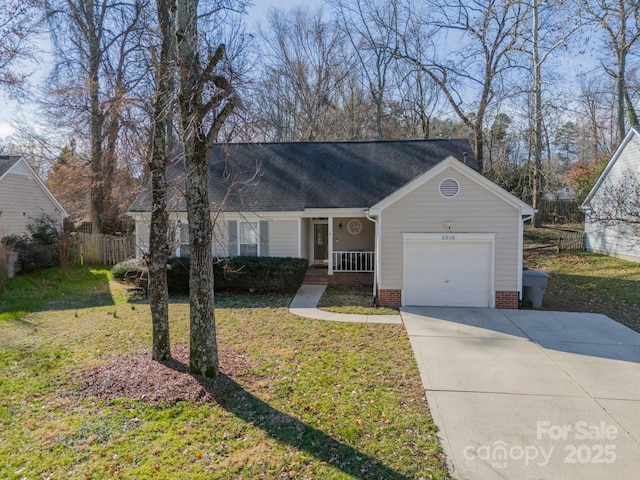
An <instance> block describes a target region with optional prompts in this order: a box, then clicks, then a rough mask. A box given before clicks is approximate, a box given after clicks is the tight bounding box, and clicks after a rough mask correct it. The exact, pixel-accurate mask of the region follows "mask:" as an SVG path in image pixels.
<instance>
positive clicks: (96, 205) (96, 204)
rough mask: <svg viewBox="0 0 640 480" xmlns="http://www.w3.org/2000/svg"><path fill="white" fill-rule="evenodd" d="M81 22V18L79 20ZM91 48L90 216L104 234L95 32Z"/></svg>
mask: <svg viewBox="0 0 640 480" xmlns="http://www.w3.org/2000/svg"><path fill="white" fill-rule="evenodd" d="M85 8H86V11H85V12H86V16H87V18H86V20H87V24H89V25H91V26H93V25H94V18H93V8H92V5H86V4H85ZM79 21H80V20H79ZM86 40H87V49H88V52H87V53H88V60H89V62H88V68H89V71H88V78H87V87H88V90H89V108H90V110H91V113H90V115H91V118H90V127H89V129H90V142H91V193H90V200H91V201H90V216H91V224H92V231H93V233H102V230H103V228H102V212H103V204H104V193H103V178H102V175H103V173H104V172H103V165H102V160H103V158H102V157H103V151H102V131H103V127H104V114H103V111H102V106H101V105H100V79H99V75H100V40H99V38H97V37H96V36H95V35H87V38H86Z"/></svg>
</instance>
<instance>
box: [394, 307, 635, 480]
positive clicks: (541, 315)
mask: <svg viewBox="0 0 640 480" xmlns="http://www.w3.org/2000/svg"><path fill="white" fill-rule="evenodd" d="M401 313H402V319H403V321H404V324H405V326H406V328H407V332H408V334H409V339H410V341H411V345H412V347H413V350H414V353H415V355H416V359H417V361H418V367H419V369H420V375H421V377H422V382H423V385H424V387H425V390H426V395H427V400H428V403H429V407H430V409H431V413H432V415H433V418H434V421H435V423H436V424H437V425H438V427H439V432H438V435H439V436H440V440H441V444H442V446H443V449H444V452H445V454H446V456H447V459H448V462H449V467H450V471H451V473H452V476H453V478H457V479H473V480H483V479H502V478H505V479H560V478H566V479H578V478H579V479H581V480H589V479H594V480H595V479H602V478H615V479H629V480H631V479H635V478H638V473H639V472H640V334H638V333H636V332H634V331H632V330H630V329H628V328H626V327H624V326H623V325H620V324H619V323H617V322H614V321H613V320H611V319H609V318H607V317H605V316H604V315H599V314H588V313H565V312H540V311H531V310H528V311H525V310H493V309H462V308H435V307H434V308H406V309H403V310H402V312H401Z"/></svg>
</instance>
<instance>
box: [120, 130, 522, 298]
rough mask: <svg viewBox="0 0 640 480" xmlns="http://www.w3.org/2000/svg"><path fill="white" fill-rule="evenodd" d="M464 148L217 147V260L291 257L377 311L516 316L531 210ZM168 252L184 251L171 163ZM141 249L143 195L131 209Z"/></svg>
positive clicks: (460, 143) (424, 144) (177, 170)
mask: <svg viewBox="0 0 640 480" xmlns="http://www.w3.org/2000/svg"><path fill="white" fill-rule="evenodd" d="M471 152H472V149H471V146H470V145H469V142H468V141H467V140H415V141H414V140H411V141H371V142H298V143H266V144H249V143H238V144H220V145H216V146H215V147H214V148H213V151H212V152H211V157H210V161H209V165H210V173H211V178H210V184H209V192H210V200H211V202H212V209H213V212H214V225H215V226H214V231H215V234H214V236H215V238H214V250H215V251H214V254H215V255H218V256H220V257H226V256H236V255H259V256H262V255H264V256H292V257H299V258H305V259H307V260H308V262H309V265H310V266H312V265H319V266H322V267H325V268H326V269H327V274H328V275H329V276H330V277H332V278H341V279H342V280H343V281H346V282H349V278H350V277H355V276H359V278H362V276H363V275H368V276H369V278H370V281H372V282H373V284H374V285H373V288H374V291H375V292H377V298H378V302H379V304H380V305H388V306H410V305H447V306H467V307H497V308H517V307H518V300H519V298H520V295H521V292H522V241H523V240H522V238H523V236H522V235H523V218H524V217H527V216H530V215H531V214H532V213H533V210H532V208H531V207H529V206H528V205H527V204H525V203H524V202H522V201H521V200H519V199H518V198H516V197H514V196H513V195H511V194H510V193H508V192H506V191H505V190H503V189H502V188H500V187H499V186H497V185H496V184H494V183H493V182H491V181H490V180H488V179H487V178H486V177H484V176H483V175H481V174H480V173H479V172H478V163H477V161H476V159H475V158H474V156H473V154H472V153H471ZM168 176H169V178H170V182H171V184H172V185H174V189H175V190H174V194H173V195H172V196H171V198H172V204H171V210H172V212H173V214H172V218H173V220H174V225H175V226H176V228H177V229H178V230H179V231H178V232H177V235H176V236H177V238H179V239H180V240H179V245H177V248H176V254H177V255H181V254H184V253H188V235H187V234H186V229H185V225H186V222H187V217H186V213H185V211H186V208H185V202H184V198H183V196H182V195H181V194H180V192H181V191H183V190H182V189H183V187H180V185H184V166H183V162H180V161H178V162H175V163H174V164H173V165H172V166H171V168H170V169H169V173H168ZM129 214H130V215H131V216H132V217H133V218H134V220H135V224H136V240H137V245H138V248H139V254H140V253H142V251H144V250H145V249H146V248H147V244H148V238H149V222H150V217H151V215H150V191H149V189H146V190H144V191H143V192H142V193H141V194H140V196H139V197H138V198H137V199H136V200H135V201H134V203H133V204H132V205H131V207H130V209H129Z"/></svg>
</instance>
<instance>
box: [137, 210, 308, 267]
mask: <svg viewBox="0 0 640 480" xmlns="http://www.w3.org/2000/svg"><path fill="white" fill-rule="evenodd" d="M241 221H243V220H240V219H238V218H237V217H232V219H229V218H228V217H227V218H224V216H223V215H221V216H220V217H218V219H217V221H216V223H215V224H214V226H213V241H212V251H213V255H214V256H216V257H220V258H223V257H227V256H232V257H233V256H236V255H238V242H237V238H236V237H237V231H238V230H237V229H238V222H241ZM246 221H250V222H259V224H260V235H261V238H260V255H261V256H272V257H297V256H298V219H297V218H292V219H290V220H289V219H287V220H273V219H271V220H269V219H265V218H258V217H250V216H247V217H246ZM183 226H184V228H188V224H187V222H186V219H185V220H183ZM136 231H137V234H138V255H139V256H140V255H141V254H142V252H143V251H148V248H149V220H148V219H147V218H146V217H137V218H136ZM263 235H264V237H263Z"/></svg>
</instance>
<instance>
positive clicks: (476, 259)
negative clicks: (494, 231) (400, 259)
mask: <svg viewBox="0 0 640 480" xmlns="http://www.w3.org/2000/svg"><path fill="white" fill-rule="evenodd" d="M443 237H444V238H452V240H442V238H443ZM492 277H493V242H492V241H487V240H473V239H464V238H462V237H461V235H445V236H440V240H434V239H430V240H425V239H405V243H404V304H405V305H407V306H424V305H428V306H450V307H489V306H491V297H492V290H493V289H492V280H493V278H492Z"/></svg>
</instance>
